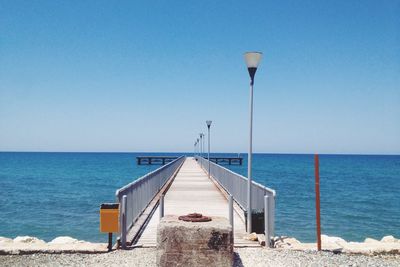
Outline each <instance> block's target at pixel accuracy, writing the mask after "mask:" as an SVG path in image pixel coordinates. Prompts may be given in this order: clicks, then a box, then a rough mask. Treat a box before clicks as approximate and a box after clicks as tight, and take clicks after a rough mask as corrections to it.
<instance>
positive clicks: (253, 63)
mask: <svg viewBox="0 0 400 267" xmlns="http://www.w3.org/2000/svg"><path fill="white" fill-rule="evenodd" d="M261 57H262V53H261V52H246V53H245V54H244V59H245V61H246V65H247V70H248V71H249V75H250V102H249V106H250V107H249V108H250V112H249V113H250V118H249V121H250V125H249V126H250V132H249V152H248V160H247V232H248V233H251V232H252V227H251V226H252V208H251V184H252V182H251V178H252V177H251V163H252V162H251V161H252V156H253V155H252V153H253V85H254V76H255V74H256V71H257V67H258V64H259V63H260V61H261Z"/></svg>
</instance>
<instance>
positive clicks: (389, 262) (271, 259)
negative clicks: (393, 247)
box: [0, 248, 400, 267]
mask: <svg viewBox="0 0 400 267" xmlns="http://www.w3.org/2000/svg"><path fill="white" fill-rule="evenodd" d="M0 266H156V250H155V249H153V248H136V249H133V250H129V251H123V250H118V251H114V252H110V253H102V254H32V255H3V256H0ZM234 266H237V267H239V266H249V267H256V266H263V267H265V266H400V255H387V256H363V255H348V254H333V253H331V252H320V253H318V252H307V251H293V250H287V249H283V250H279V249H265V248H238V249H235V264H234Z"/></svg>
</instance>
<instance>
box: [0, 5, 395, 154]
mask: <svg viewBox="0 0 400 267" xmlns="http://www.w3.org/2000/svg"><path fill="white" fill-rule="evenodd" d="M399 14H400V1H365V0H363V1H361V0H360V1H352V0H350V1H349V0H345V1H336V0H335V1H333V0H332V1H215V0H213V1H203V0H202V1H187V0H185V1H183V0H182V1H142V2H141V3H139V1H126V2H124V1H16V0H10V1H7V0H2V1H0V151H192V150H193V143H194V140H195V138H196V137H197V136H198V133H199V132H201V131H203V132H206V124H205V120H207V119H211V120H213V125H212V149H213V150H214V151H220V152H245V151H246V150H247V143H248V99H249V89H248V86H249V77H248V74H247V70H246V68H245V64H244V61H243V52H245V51H248V50H259V51H262V52H263V53H264V58H263V61H262V62H261V65H260V68H259V70H258V71H257V74H256V81H255V87H254V90H255V91H254V151H255V152H271V153H313V152H319V153H384V154H399V153H400V16H399Z"/></svg>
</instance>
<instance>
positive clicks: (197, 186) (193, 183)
mask: <svg viewBox="0 0 400 267" xmlns="http://www.w3.org/2000/svg"><path fill="white" fill-rule="evenodd" d="M164 194H165V197H164V214H165V215H185V214H188V213H193V212H198V213H202V214H203V215H206V216H223V217H226V218H228V217H229V204H228V200H227V194H226V192H225V191H224V190H223V189H222V188H221V187H220V186H219V185H218V183H216V182H215V181H214V180H212V179H210V178H208V176H207V174H206V172H205V171H204V170H203V169H202V168H201V167H200V165H199V164H198V163H197V162H196V160H195V159H194V158H190V157H188V158H186V160H185V162H184V163H183V165H182V167H181V168H180V170H179V171H178V173H177V175H176V177H175V178H174V179H173V180H172V181H171V182H170V184H169V185H168V186H167V187H166V189H165V191H164ZM158 209H159V207H156V206H154V208H153V211H152V212H150V210H151V207H149V209H147V211H145V212H144V214H143V215H142V217H143V218H140V219H139V221H142V222H143V225H142V226H141V227H134V231H137V232H140V235H139V238H138V239H137V242H136V244H135V246H141V247H155V246H156V236H157V225H158V223H159V220H160V218H159V210H158ZM139 228H141V229H139ZM134 234H135V233H134ZM128 236H132V233H130V234H128ZM245 236H246V228H245V220H244V214H243V211H242V210H241V209H240V208H239V207H238V206H236V205H235V206H234V245H235V247H259V246H260V245H259V243H258V242H257V241H250V240H246V239H245V238H244V237H245Z"/></svg>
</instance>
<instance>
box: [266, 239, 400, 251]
mask: <svg viewBox="0 0 400 267" xmlns="http://www.w3.org/2000/svg"><path fill="white" fill-rule="evenodd" d="M274 241H275V247H276V248H286V249H293V250H316V249H317V244H316V243H301V242H300V241H299V240H297V239H295V238H291V237H275V239H274ZM321 242H322V250H327V251H332V252H343V253H351V254H364V255H377V254H400V240H399V239H397V238H395V237H393V236H385V237H383V238H382V239H381V240H380V241H379V240H376V239H373V238H366V239H365V240H364V242H347V241H346V240H344V239H343V238H340V237H335V236H327V235H321Z"/></svg>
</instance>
